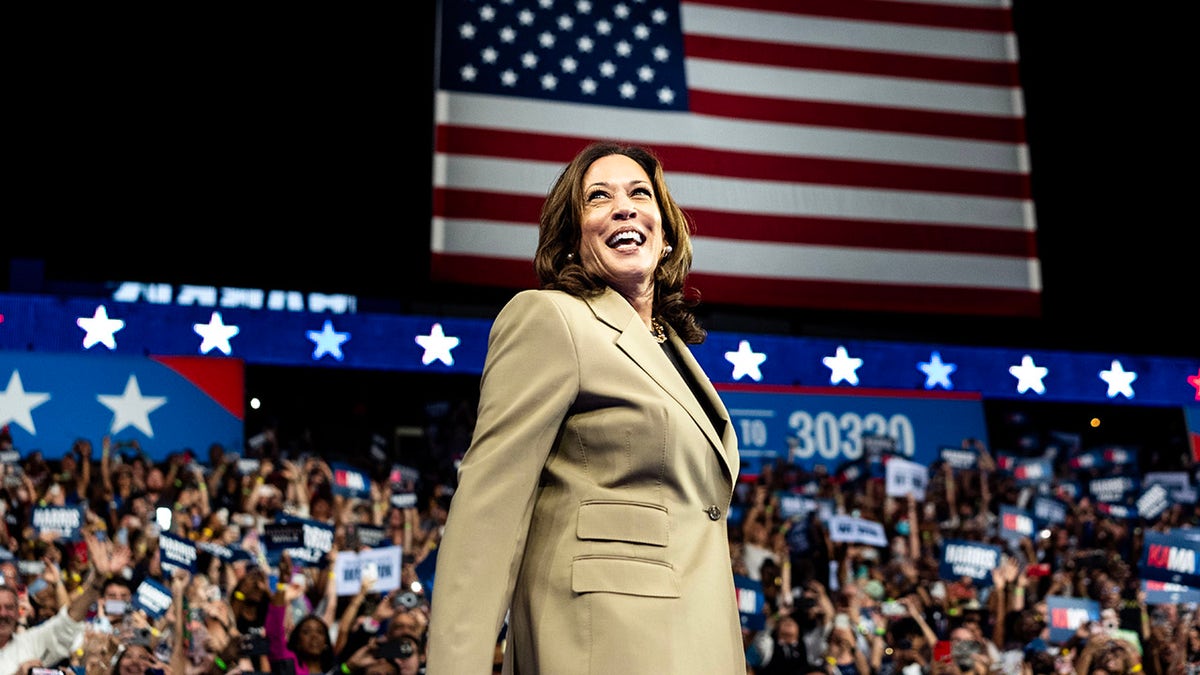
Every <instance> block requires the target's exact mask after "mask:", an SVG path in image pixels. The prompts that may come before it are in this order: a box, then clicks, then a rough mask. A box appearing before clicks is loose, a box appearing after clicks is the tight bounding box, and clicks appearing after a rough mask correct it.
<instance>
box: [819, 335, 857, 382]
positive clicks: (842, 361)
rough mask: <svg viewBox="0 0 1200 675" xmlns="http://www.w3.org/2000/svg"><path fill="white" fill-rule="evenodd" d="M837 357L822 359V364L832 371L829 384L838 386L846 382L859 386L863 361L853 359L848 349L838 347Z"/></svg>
mask: <svg viewBox="0 0 1200 675" xmlns="http://www.w3.org/2000/svg"><path fill="white" fill-rule="evenodd" d="M836 354H837V355H836V356H826V357H825V358H823V359H821V363H824V364H825V367H826V368H828V369H829V370H830V373H829V384H837V383H838V382H841V381H843V380H845V381H846V382H849V383H850V384H852V385H854V386H856V387H857V386H858V372H857V371H858V369H859V367H860V366H862V364H863V360H862V359H852V358H850V355H849V353H847V352H846V348H845V347H843V346H841V345H838V348H837V352H836Z"/></svg>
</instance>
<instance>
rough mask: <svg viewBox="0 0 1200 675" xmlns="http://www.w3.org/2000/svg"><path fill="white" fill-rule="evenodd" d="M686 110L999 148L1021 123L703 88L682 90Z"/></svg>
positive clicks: (1015, 136) (1019, 132)
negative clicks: (960, 140)
mask: <svg viewBox="0 0 1200 675" xmlns="http://www.w3.org/2000/svg"><path fill="white" fill-rule="evenodd" d="M688 108H689V110H690V111H691V112H693V113H696V114H699V115H712V116H714V117H729V118H732V119H746V120H757V121H761V122H782V123H784V124H805V125H810V126H821V127H836V128H842V129H864V130H867V131H885V132H897V133H906V134H920V135H922V136H942V137H949V138H965V139H970V140H979V141H998V142H1001V143H1024V142H1025V123H1024V120H1023V119H1022V118H1019V117H999V116H994V115H966V114H962V113H947V112H936V111H931V110H913V109H911V108H888V107H885V106H869V105H853V104H849V103H829V102H825V101H801V100H787V99H778V98H768V97H762V96H746V95H739V94H724V93H721V92H715V91H706V90H704V89H691V90H689V91H688Z"/></svg>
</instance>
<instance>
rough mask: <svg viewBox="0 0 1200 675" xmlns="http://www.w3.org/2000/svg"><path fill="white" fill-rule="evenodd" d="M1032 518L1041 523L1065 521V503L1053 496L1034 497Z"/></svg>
mask: <svg viewBox="0 0 1200 675" xmlns="http://www.w3.org/2000/svg"><path fill="white" fill-rule="evenodd" d="M1033 518H1034V520H1036V521H1038V522H1039V523H1042V524H1043V525H1062V524H1063V523H1065V522H1067V505H1066V504H1064V503H1063V502H1062V501H1060V500H1058V499H1055V498H1053V497H1034V498H1033Z"/></svg>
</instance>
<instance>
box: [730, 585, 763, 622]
mask: <svg viewBox="0 0 1200 675" xmlns="http://www.w3.org/2000/svg"><path fill="white" fill-rule="evenodd" d="M733 585H734V588H735V589H736V592H737V602H738V617H739V618H741V620H742V629H744V630H752V631H760V630H762V629H763V628H764V627H765V626H766V623H767V617H766V615H765V614H764V613H763V606H764V604H765V602H764V601H765V598H764V597H763V590H762V583H761V582H758V581H755V580H753V579H751V578H750V577H744V576H742V575H740V574H735V575H733Z"/></svg>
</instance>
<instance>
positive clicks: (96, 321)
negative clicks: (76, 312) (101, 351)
mask: <svg viewBox="0 0 1200 675" xmlns="http://www.w3.org/2000/svg"><path fill="white" fill-rule="evenodd" d="M75 325H77V326H79V327H80V328H82V329H84V330H85V331H87V334H86V335H84V336H83V348H84V349H91V348H92V347H93V346H95V344H96V343H97V342H99V343H100V344H102V345H104V346H105V347H108V348H109V349H116V348H117V339H116V338H115V337H114V336H113V335H114V333H116V332H117V331H119V330H121V329H122V328H124V327H125V322H124V321H122V320H120V319H110V318H108V308H107V307H105V306H104V305H100V306H98V307H96V312H95V313H94V314H92V316H91V317H90V318H89V317H86V316H81V317H79V318H78V319H75Z"/></svg>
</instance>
